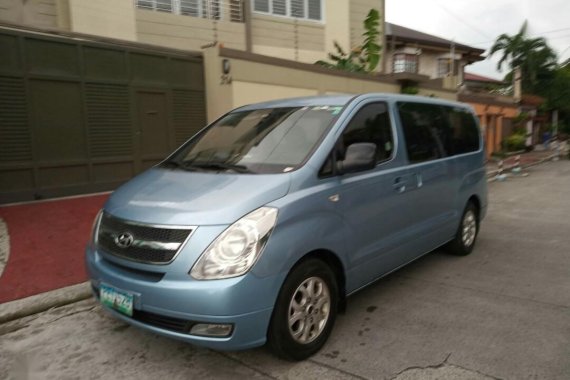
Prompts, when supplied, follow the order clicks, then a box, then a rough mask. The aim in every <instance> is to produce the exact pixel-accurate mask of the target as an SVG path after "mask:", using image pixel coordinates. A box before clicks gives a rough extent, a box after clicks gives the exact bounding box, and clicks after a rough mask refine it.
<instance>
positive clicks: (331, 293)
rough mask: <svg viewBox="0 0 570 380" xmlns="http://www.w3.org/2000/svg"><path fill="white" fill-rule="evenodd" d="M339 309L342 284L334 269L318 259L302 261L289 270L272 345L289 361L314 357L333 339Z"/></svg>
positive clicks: (275, 315)
mask: <svg viewBox="0 0 570 380" xmlns="http://www.w3.org/2000/svg"><path fill="white" fill-rule="evenodd" d="M311 289H312V290H313V293H312V294H311V293H310V291H311ZM337 308H338V284H337V280H336V277H335V275H334V273H333V272H332V270H331V268H330V267H329V266H328V265H326V264H325V263H324V262H322V261H321V260H317V259H309V260H306V261H304V262H302V263H301V264H300V265H298V266H297V267H295V268H294V269H293V270H292V271H291V273H289V275H288V276H287V279H286V280H285V282H284V283H283V286H282V287H281V290H280V292H279V296H278V297H277V302H276V304H275V308H274V310H273V315H272V317H271V322H270V324H269V330H268V334H267V340H268V344H269V347H270V348H271V350H272V351H273V352H274V353H275V354H276V355H277V356H279V357H281V358H284V359H287V360H303V359H306V358H308V357H310V356H311V355H313V354H315V353H316V352H317V351H319V350H320V349H321V347H322V346H323V345H324V344H325V342H326V341H327V339H328V338H329V336H330V334H331V331H332V328H333V326H334V322H335V319H336V315H337ZM295 314H296V315H297V317H296V318H295V320H294V321H292V322H291V323H290V322H289V320H290V318H289V317H290V316H293V315H295Z"/></svg>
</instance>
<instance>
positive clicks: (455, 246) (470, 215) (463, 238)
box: [447, 202, 479, 256]
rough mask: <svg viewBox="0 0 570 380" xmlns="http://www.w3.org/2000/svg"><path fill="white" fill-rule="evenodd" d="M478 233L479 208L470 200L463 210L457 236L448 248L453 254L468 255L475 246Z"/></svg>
mask: <svg viewBox="0 0 570 380" xmlns="http://www.w3.org/2000/svg"><path fill="white" fill-rule="evenodd" d="M478 233H479V210H478V209H477V207H476V206H475V205H474V204H473V203H472V202H469V203H468V204H467V207H465V211H463V216H462V217H461V223H460V224H459V228H458V229H457V233H456V234H455V238H454V239H453V240H452V241H451V242H450V243H449V244H448V246H447V248H448V249H447V250H448V251H449V253H451V254H453V255H457V256H467V255H468V254H470V253H471V251H473V247H475V239H477V234H478Z"/></svg>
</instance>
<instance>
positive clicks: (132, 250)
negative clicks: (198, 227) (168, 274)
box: [97, 212, 192, 264]
mask: <svg viewBox="0 0 570 380" xmlns="http://www.w3.org/2000/svg"><path fill="white" fill-rule="evenodd" d="M191 232H192V229H191V228H187V229H184V228H179V227H172V228H171V227H169V226H160V227H154V226H151V225H144V224H140V223H135V222H131V221H127V220H123V219H119V218H116V217H114V216H112V215H110V214H108V213H106V212H105V213H103V215H102V217H101V222H100V223H99V230H98V234H97V246H98V247H99V248H100V249H102V250H103V251H105V252H107V253H110V254H112V255H115V256H118V257H121V258H124V259H128V260H133V261H139V262H143V263H151V264H167V263H169V262H170V261H172V260H173V259H174V256H176V253H177V252H178V251H179V249H180V248H181V247H182V244H183V243H184V241H186V239H187V238H188V236H189V235H190V233H191Z"/></svg>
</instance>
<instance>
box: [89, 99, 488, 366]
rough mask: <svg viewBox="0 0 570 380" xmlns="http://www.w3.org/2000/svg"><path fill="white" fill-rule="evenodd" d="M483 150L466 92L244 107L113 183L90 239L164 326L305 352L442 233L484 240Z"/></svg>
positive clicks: (442, 240) (464, 248)
mask: <svg viewBox="0 0 570 380" xmlns="http://www.w3.org/2000/svg"><path fill="white" fill-rule="evenodd" d="M484 160H485V154H484V151H483V144H482V137H481V133H480V130H479V128H478V122H477V118H476V117H475V115H474V113H473V111H472V109H471V108H470V107H469V106H467V105H465V104H461V103H456V102H449V101H442V100H437V99H433V98H423V97H417V96H405V95H393V94H365V95H358V96H348V95H347V96H320V97H309V98H297V99H287V100H279V101H271V102H266V103H261V104H255V105H248V106H244V107H240V108H238V109H236V110H233V111H231V112H229V113H227V114H226V115H224V116H222V117H221V118H219V119H218V120H217V121H215V122H213V123H212V124H210V125H209V126H207V127H205V128H204V129H202V130H201V131H200V132H199V133H197V134H196V135H195V136H193V137H192V138H190V139H189V140H188V141H187V142H186V143H185V144H184V145H182V146H181V147H180V148H179V149H177V150H176V151H175V152H174V153H172V154H171V155H170V156H169V157H168V158H166V159H165V160H164V161H163V162H161V163H160V164H158V165H157V166H155V167H153V168H151V169H149V170H147V171H146V172H144V173H142V174H140V175H138V176H137V177H135V178H134V179H132V180H131V181H129V182H127V183H126V184H124V185H123V186H121V187H120V188H119V189H118V190H116V191H115V192H114V193H113V194H112V195H111V196H110V198H109V200H108V201H107V202H106V204H105V206H104V208H103V210H101V212H100V213H99V215H98V216H97V218H96V220H95V222H94V227H93V234H92V238H91V241H90V243H89V244H88V247H87V250H86V264H87V269H88V272H89V275H90V278H91V284H92V287H93V292H94V294H95V296H96V297H97V299H99V300H100V302H101V303H102V305H103V306H104V308H105V309H107V310H108V311H109V312H110V313H112V314H113V315H114V316H115V317H117V318H120V319H122V320H123V321H126V322H128V323H130V324H132V325H134V326H137V327H141V328H144V329H147V330H150V331H152V332H155V333H158V334H161V335H165V336H168V337H171V338H175V339H180V340H183V341H186V342H190V343H192V344H195V345H199V346H205V347H210V348H213V349H219V350H239V349H247V348H250V347H255V346H260V345H263V344H265V343H267V344H268V346H269V347H270V348H271V349H272V350H273V351H274V352H275V353H276V354H277V355H279V356H281V357H284V358H287V359H291V360H302V359H305V358H307V357H309V356H311V355H312V354H314V353H315V352H317V351H318V350H319V349H320V348H321V347H322V346H323V344H324V343H325V342H326V340H327V338H328V337H329V336H330V334H331V331H332V328H333V325H334V323H335V318H336V316H337V313H338V312H339V311H342V310H343V308H344V305H345V302H346V298H347V297H348V296H350V295H351V294H353V293H355V292H357V291H358V290H359V289H362V288H363V287H365V286H366V285H368V284H370V283H372V282H374V281H376V280H378V279H379V278H381V277H382V276H385V275H387V274H389V273H390V272H393V271H394V270H396V269H398V268H400V267H402V266H404V265H406V264H407V263H410V262H411V261H413V260H416V259H417V258H419V257H421V256H422V255H424V254H426V253H428V252H431V251H433V250H434V249H436V248H439V247H442V246H444V247H445V249H447V250H448V251H449V252H451V253H453V254H456V255H467V254H469V253H471V251H472V250H473V248H474V246H475V240H476V238H477V233H478V231H479V223H480V222H481V220H482V219H483V217H484V216H485V212H486V208H487V182H486V175H485V167H484Z"/></svg>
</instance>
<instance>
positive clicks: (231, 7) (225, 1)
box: [135, 0, 243, 22]
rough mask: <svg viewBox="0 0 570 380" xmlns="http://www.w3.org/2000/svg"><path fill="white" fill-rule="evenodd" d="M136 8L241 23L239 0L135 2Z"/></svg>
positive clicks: (153, 0)
mask: <svg viewBox="0 0 570 380" xmlns="http://www.w3.org/2000/svg"><path fill="white" fill-rule="evenodd" d="M135 4H136V6H137V8H141V9H149V10H153V11H159V12H168V13H174V14H179V15H183V16H192V17H200V18H207V19H211V20H229V21H234V22H243V6H242V4H241V0H135Z"/></svg>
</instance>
